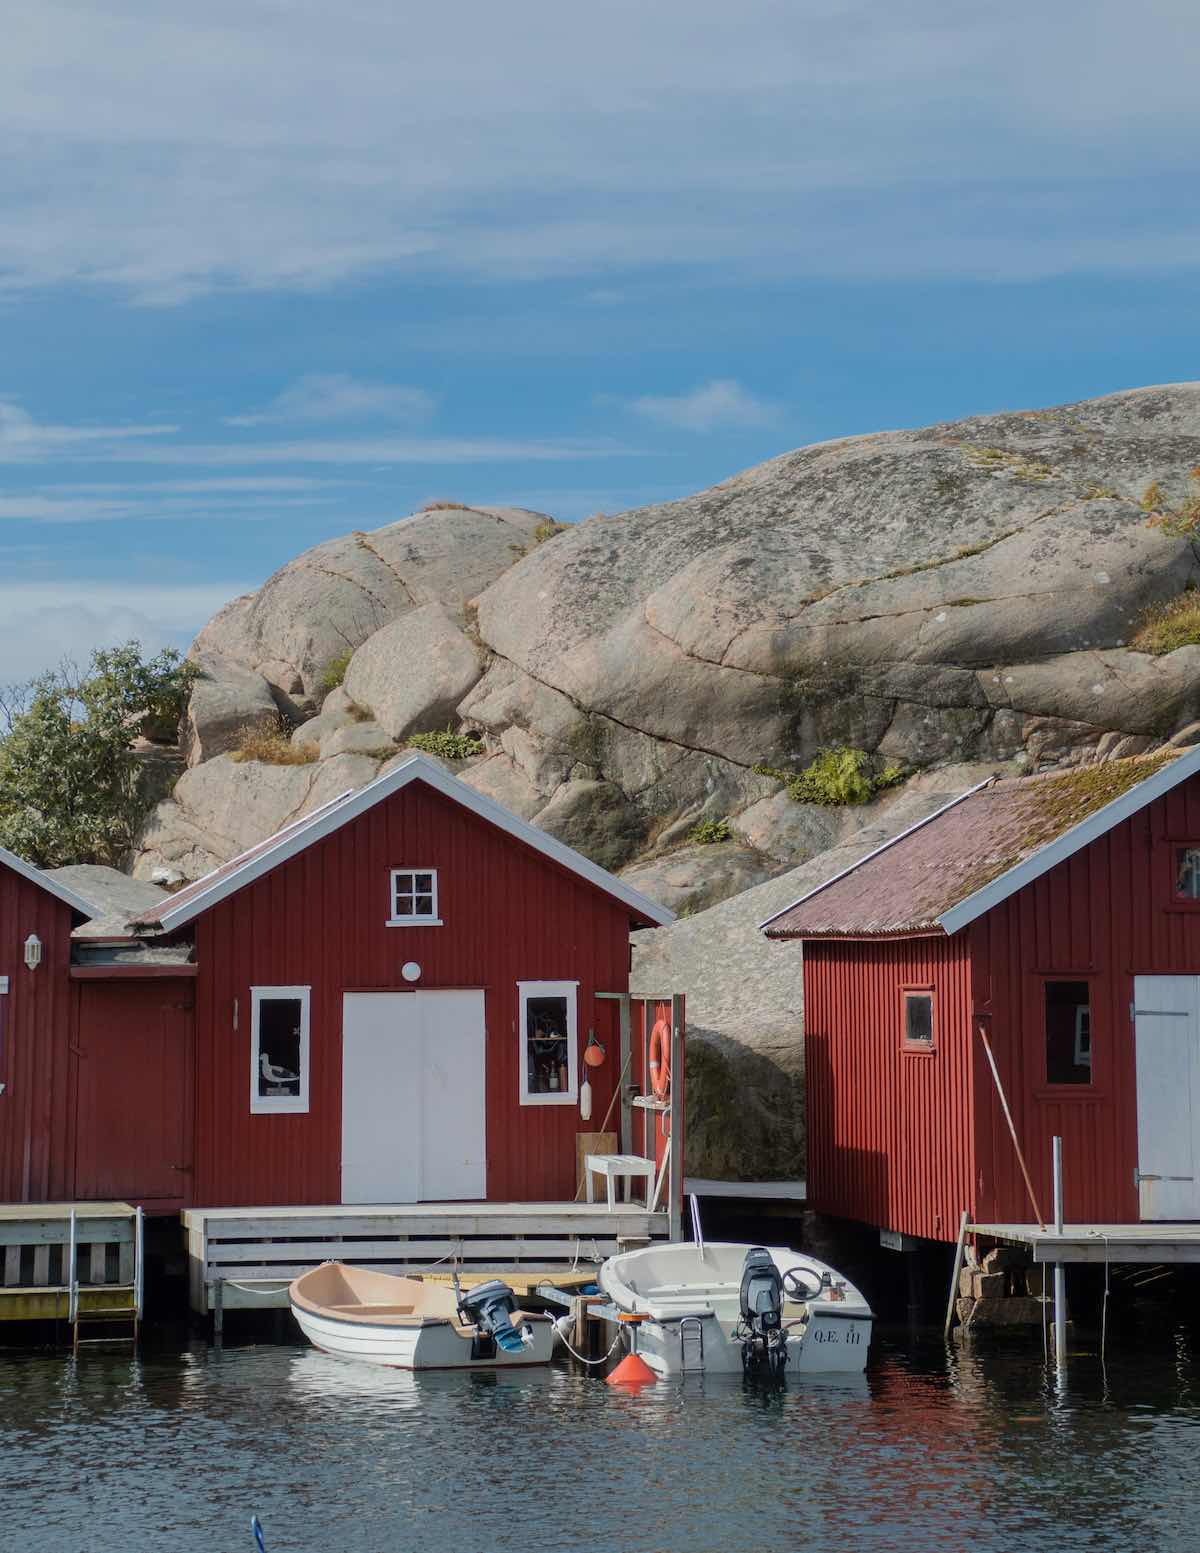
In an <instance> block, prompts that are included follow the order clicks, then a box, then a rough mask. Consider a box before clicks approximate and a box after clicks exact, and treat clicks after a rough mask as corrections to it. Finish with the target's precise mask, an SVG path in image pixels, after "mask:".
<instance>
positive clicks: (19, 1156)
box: [0, 861, 77, 1202]
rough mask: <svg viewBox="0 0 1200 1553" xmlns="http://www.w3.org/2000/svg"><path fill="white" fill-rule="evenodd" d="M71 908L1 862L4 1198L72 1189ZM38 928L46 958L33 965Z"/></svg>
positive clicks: (38, 1197) (36, 1197) (30, 1198)
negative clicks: (31, 941)
mask: <svg viewBox="0 0 1200 1553" xmlns="http://www.w3.org/2000/svg"><path fill="white" fill-rule="evenodd" d="M72 924H73V917H72V913H71V908H70V907H69V906H68V905H66V904H65V903H64V902H63V901H60V900H58V899H57V898H56V897H55V896H53V895H50V894H49V893H48V892H47V891H46V890H43V889H42V888H41V887H40V886H39V885H37V884H35V883H33V882H31V881H30V880H28V879H25V878H23V877H22V875H20V874H18V873H16V872H15V871H14V870H12V869H10V868H8V867H7V866H6V865H5V864H4V862H3V861H0V976H7V977H8V986H9V991H8V992H7V993H5V994H0V1084H3V1085H4V1086H5V1087H4V1093H3V1094H0V1201H4V1202H46V1201H47V1200H51V1199H54V1198H63V1197H68V1196H70V1194H71V1190H72V1184H73V1183H72V1179H71V1177H72V1158H73V1153H72V1148H71V1141H72V1127H73V1120H74V1091H75V1064H74V1057H73V1055H72V1053H71V1045H72V1033H73V1030H74V1022H75V1009H76V999H77V992H76V988H75V987H74V985H73V984H72V982H71V981H70V977H69V965H70V952H71V928H72ZM31 933H36V934H37V936H38V938H40V939H41V941H42V963H41V965H39V966H38V968H37V969H36V970H33V971H30V970H27V969H26V967H25V960H24V944H25V940H26V939H27V938H28V937H29V935H30V934H31Z"/></svg>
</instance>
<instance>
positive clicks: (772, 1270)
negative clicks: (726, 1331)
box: [734, 1246, 787, 1379]
mask: <svg viewBox="0 0 1200 1553" xmlns="http://www.w3.org/2000/svg"><path fill="white" fill-rule="evenodd" d="M740 1303H741V1319H740V1320H739V1322H738V1325H737V1329H736V1331H735V1334H734V1335H735V1336H736V1337H739V1338H740V1339H741V1343H742V1369H743V1370H744V1371H745V1373H746V1374H747V1375H749V1374H756V1373H757V1374H762V1373H765V1374H768V1375H770V1376H771V1377H773V1378H775V1379H778V1378H779V1377H781V1376H782V1374H783V1367H784V1365H785V1364H786V1363H787V1333H786V1332H785V1331H784V1330H783V1279H782V1277H781V1276H780V1273H779V1269H778V1268H777V1267H776V1266H775V1258H774V1257H773V1256H772V1255H771V1253H770V1252H769V1251H768V1250H767V1249H766V1247H765V1246H754V1247H752V1248H751V1249H750V1250H749V1251H747V1253H746V1260H745V1262H744V1263H743V1264H742V1286H741V1294H740Z"/></svg>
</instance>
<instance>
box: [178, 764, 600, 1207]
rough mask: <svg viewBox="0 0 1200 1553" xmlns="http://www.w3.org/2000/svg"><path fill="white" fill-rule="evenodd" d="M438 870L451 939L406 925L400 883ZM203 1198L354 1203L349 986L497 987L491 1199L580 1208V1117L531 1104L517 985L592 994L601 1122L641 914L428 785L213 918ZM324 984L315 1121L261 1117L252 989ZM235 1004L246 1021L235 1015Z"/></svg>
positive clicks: (205, 934) (202, 1081)
mask: <svg viewBox="0 0 1200 1553" xmlns="http://www.w3.org/2000/svg"><path fill="white" fill-rule="evenodd" d="M401 867H420V868H436V869H437V870H438V882H439V902H438V909H439V915H440V916H441V918H442V920H443V922H444V923H445V925H444V926H443V927H440V928H438V927H429V928H425V927H404V928H389V927H387V926H386V925H385V923H386V919H387V917H388V915H389V900H388V890H389V871H390V870H391V869H392V868H401ZM195 926H196V957H197V960H198V962H199V976H198V978H197V984H196V1045H197V1053H198V1060H197V1091H196V1149H195V1170H196V1175H195V1181H194V1188H193V1190H194V1197H193V1200H194V1201H196V1202H203V1203H209V1204H214V1205H219V1204H225V1205H231V1206H232V1205H247V1206H250V1205H256V1204H267V1203H279V1204H287V1203H297V1204H299V1203H322V1202H337V1201H339V1199H340V1195H341V1158H340V1155H341V1125H342V1124H341V1080H342V1058H341V1025H342V994H343V992H344V991H347V990H357V991H365V990H372V989H377V990H381V989H396V988H404V987H405V986H406V985H407V984H406V983H405V982H404V981H403V979H402V977H401V975H400V967H401V966H402V965H403V964H404V963H405V962H406V961H409V960H413V961H416V962H417V963H418V964H419V965H420V966H421V968H422V974H421V980H420V986H421V987H422V988H431V989H433V988H439V987H482V988H484V989H485V1013H486V1022H487V1041H486V1053H487V1055H486V1061H487V1077H486V1125H487V1195H488V1197H489V1198H490V1199H493V1200H496V1199H508V1200H513V1201H538V1200H547V1199H549V1200H560V1201H561V1200H570V1199H571V1198H572V1197H573V1196H574V1194H575V1184H576V1183H575V1134H576V1133H577V1132H578V1131H579V1130H580V1128H581V1127H582V1126H583V1125H584V1124H583V1123H581V1121H580V1117H579V1110H578V1107H577V1106H521V1105H519V1104H518V1098H517V1097H518V1066H517V1058H518V1044H517V1017H518V994H517V983H518V981H558V980H562V981H577V982H578V983H579V1004H578V1014H579V1040H580V1050H581V1053H582V1047H583V1043H584V1042H585V1041H586V1038H587V1032H588V1030H589V1029H595V1031H596V1033H597V1035H598V1036H599V1038H600V1039H601V1040H602V1041H603V1042H604V1043H605V1045H606V1046H607V1048H608V1054H609V1056H608V1061H607V1062H606V1063H605V1064H604V1065H603V1066H602V1067H600V1068H596V1069H592V1070H591V1071H590V1077H591V1080H592V1087H593V1112H592V1116H593V1120H592V1122H591V1123H590V1125H591V1126H593V1127H595V1126H598V1125H599V1122H600V1120H601V1119H603V1117H604V1114H605V1112H606V1111H607V1109H608V1103H609V1100H610V1099H611V1097H612V1093H613V1089H614V1086H615V1084H616V1081H617V1077H618V1074H617V1068H618V1066H619V1059H618V1057H617V1053H618V1051H619V1037H618V1025H617V1012H616V1006H615V1005H614V1004H612V1003H610V1002H601V1001H599V1000H597V998H596V996H595V994H596V993H597V992H622V991H625V990H626V989H627V987H628V981H629V908H628V907H627V906H624V905H622V904H621V903H620V902H619V901H616V900H614V899H612V898H611V897H610V896H608V895H606V894H605V893H604V892H603V891H602V890H600V889H598V888H597V887H595V886H593V885H591V884H589V883H587V882H586V881H585V880H583V879H581V878H579V877H577V876H576V875H574V874H572V873H570V872H568V871H567V870H565V869H563V868H560V867H559V866H558V865H557V864H555V863H553V862H551V861H550V860H548V859H546V858H544V857H543V856H541V855H540V854H539V853H537V852H536V851H534V850H533V849H532V848H530V847H528V846H526V845H525V843H524V842H521V841H519V840H517V839H516V838H514V837H512V836H511V835H508V834H507V833H506V832H504V831H502V830H499V829H498V828H496V827H495V826H493V825H491V824H489V823H488V822H487V821H485V820H483V819H481V818H480V817H478V816H477V815H475V814H472V813H471V812H470V811H468V810H466V809H464V808H463V807H461V806H460V805H459V804H457V803H455V802H453V801H452V800H451V799H448V798H446V797H444V796H443V795H441V794H440V793H437V792H435V791H434V790H433V789H432V788H430V787H428V786H426V785H425V784H424V783H422V782H413V783H411V784H410V785H409V786H407V787H405V788H403V789H401V790H400V791H399V792H397V793H395V794H393V795H392V796H391V797H390V798H387V799H385V800H384V801H382V802H381V803H379V804H377V805H376V806H375V807H374V808H372V809H369V810H367V811H366V812H365V813H364V814H362V815H360V816H359V817H358V818H357V819H354V820H351V821H350V822H349V823H347V824H346V825H345V826H343V827H342V828H341V829H340V830H338V831H336V832H334V833H333V834H332V835H330V836H327V837H326V838H325V839H323V840H321V841H318V842H316V843H314V844H313V845H312V846H311V847H309V848H308V849H307V850H306V851H304V852H302V853H300V854H299V855H298V856H297V857H295V858H293V859H292V860H290V861H289V862H286V863H283V864H281V865H280V866H279V867H277V868H276V869H274V870H273V871H272V872H271V873H269V874H267V875H265V876H264V877H263V878H261V879H259V880H257V881H256V882H254V883H252V884H249V885H247V886H246V887H245V888H244V889H242V890H240V891H238V892H237V893H236V894H234V895H232V896H230V897H228V898H227V899H226V900H224V901H221V902H219V903H218V904H216V905H215V906H213V907H212V908H211V909H210V910H209V911H207V912H205V913H204V914H203V915H202V916H200V917H199V918H198V919H197V921H196V924H195ZM292 985H305V986H311V988H312V1004H311V1016H310V1017H311V1033H310V1105H311V1109H310V1111H309V1113H308V1114H306V1115H257V1116H252V1115H251V1114H250V1112H249V1104H248V1095H249V1078H248V1075H249V1040H250V1029H249V1024H250V988H251V987H252V986H292ZM235 1005H236V1014H235Z"/></svg>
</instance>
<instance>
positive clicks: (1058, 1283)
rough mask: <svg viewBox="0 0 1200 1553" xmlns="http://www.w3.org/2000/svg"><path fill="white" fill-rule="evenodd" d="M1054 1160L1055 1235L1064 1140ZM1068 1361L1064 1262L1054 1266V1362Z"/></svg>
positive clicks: (1058, 1142) (1056, 1145) (1060, 1208)
mask: <svg viewBox="0 0 1200 1553" xmlns="http://www.w3.org/2000/svg"><path fill="white" fill-rule="evenodd" d="M1053 1160H1054V1233H1055V1234H1056V1235H1061V1234H1062V1232H1063V1173H1062V1139H1061V1138H1055V1139H1054V1142H1053ZM1066 1361H1067V1269H1066V1265H1065V1264H1064V1263H1063V1262H1055V1264H1054V1362H1055V1364H1056V1365H1057V1366H1058V1368H1059V1369H1061V1368H1062V1366H1063V1365H1064V1364H1065V1363H1066Z"/></svg>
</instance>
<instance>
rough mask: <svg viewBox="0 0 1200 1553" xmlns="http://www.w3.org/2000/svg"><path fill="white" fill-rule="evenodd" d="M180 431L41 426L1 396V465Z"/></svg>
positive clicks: (172, 428) (148, 427) (152, 427)
mask: <svg viewBox="0 0 1200 1553" xmlns="http://www.w3.org/2000/svg"><path fill="white" fill-rule="evenodd" d="M178 430H179V427H178V426H162V425H139V426H50V425H42V424H40V423H39V422H37V421H35V420H34V418H33V416H32V415H30V414H29V412H28V410H25V409H23V408H22V407H21V406H20V405H19V404H15V403H14V402H13V401H12V400H7V399H0V464H30V463H38V462H40V461H41V460H42V459H46V458H54V457H58V456H60V455H62V454H64V453H70V452H71V451H72V450H76V449H89V450H91V449H95V448H99V447H103V446H105V445H106V444H114V443H121V442H127V441H129V440H130V439H137V438H142V437H163V436H169V435H170V434H172V433H173V432H177V431H178Z"/></svg>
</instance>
